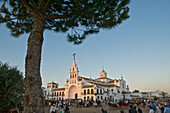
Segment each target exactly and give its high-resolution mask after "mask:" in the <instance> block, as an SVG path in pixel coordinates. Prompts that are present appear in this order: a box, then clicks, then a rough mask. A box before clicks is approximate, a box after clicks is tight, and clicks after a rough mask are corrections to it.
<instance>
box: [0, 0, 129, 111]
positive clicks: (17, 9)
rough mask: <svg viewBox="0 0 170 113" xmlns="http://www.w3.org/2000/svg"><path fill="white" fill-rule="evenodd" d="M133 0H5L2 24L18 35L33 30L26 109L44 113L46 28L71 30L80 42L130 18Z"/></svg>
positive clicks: (70, 36) (72, 37)
mask: <svg viewBox="0 0 170 113" xmlns="http://www.w3.org/2000/svg"><path fill="white" fill-rule="evenodd" d="M129 2H130V0H1V4H2V5H1V8H0V23H6V26H7V27H8V28H9V29H10V30H11V34H12V35H13V36H15V37H17V36H19V35H21V34H24V33H30V35H29V38H28V48H27V55H26V63H25V94H24V96H25V97H24V111H25V112H26V113H33V112H35V113H44V112H45V109H44V97H43V92H42V89H41V85H42V81H41V76H40V62H41V51H42V44H43V32H44V30H52V31H55V32H67V33H68V35H67V40H68V41H69V42H73V43H74V44H80V43H82V41H83V40H84V39H85V38H86V36H87V35H89V34H94V33H98V32H99V30H100V29H112V28H114V27H116V26H117V25H119V24H121V23H122V22H123V21H124V20H126V19H128V18H129V15H128V13H129V7H128V6H127V5H128V4H129Z"/></svg>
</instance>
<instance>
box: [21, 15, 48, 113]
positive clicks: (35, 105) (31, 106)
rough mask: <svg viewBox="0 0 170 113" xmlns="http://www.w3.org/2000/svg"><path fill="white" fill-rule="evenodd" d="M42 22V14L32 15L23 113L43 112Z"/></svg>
mask: <svg viewBox="0 0 170 113" xmlns="http://www.w3.org/2000/svg"><path fill="white" fill-rule="evenodd" d="M44 24H45V21H44V18H43V16H41V15H37V16H34V25H33V29H32V31H31V33H30V36H29V38H28V48H27V56H26V64H25V95H24V113H45V103H44V96H43V92H42V89H41V85H42V81H41V75H40V63H41V51H42V44H43V31H44Z"/></svg>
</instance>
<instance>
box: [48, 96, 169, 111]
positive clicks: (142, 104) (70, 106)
mask: <svg viewBox="0 0 170 113" xmlns="http://www.w3.org/2000/svg"><path fill="white" fill-rule="evenodd" d="M109 103H114V104H117V105H118V106H119V110H120V113H124V110H127V109H128V112H129V113H143V111H142V109H143V108H146V109H147V108H148V109H149V110H148V113H170V100H166V101H158V100H156V101H155V100H147V99H138V100H137V99H136V100H121V99H120V100H115V101H110V100H104V101H99V100H96V101H92V100H88V101H83V100H60V101H49V100H47V101H46V106H48V107H49V108H50V113H56V112H57V113H58V112H59V113H70V110H71V111H74V107H102V106H103V105H109ZM101 111H102V113H107V111H106V110H104V109H103V108H102V109H101Z"/></svg>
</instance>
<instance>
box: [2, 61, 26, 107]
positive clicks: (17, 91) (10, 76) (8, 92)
mask: <svg viewBox="0 0 170 113" xmlns="http://www.w3.org/2000/svg"><path fill="white" fill-rule="evenodd" d="M23 94H24V80H23V74H22V73H21V72H20V71H19V70H18V69H17V68H16V67H10V66H9V65H8V64H6V63H5V64H3V63H2V62H0V99H1V102H0V110H9V109H12V108H16V105H17V104H19V103H20V102H21V101H23Z"/></svg>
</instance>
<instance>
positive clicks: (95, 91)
mask: <svg viewBox="0 0 170 113" xmlns="http://www.w3.org/2000/svg"><path fill="white" fill-rule="evenodd" d="M73 56H74V59H73V63H72V66H71V69H70V72H69V78H68V79H67V80H66V84H65V87H64V88H58V83H55V82H51V83H48V84H47V88H43V92H44V95H45V98H46V99H53V100H62V99H66V100H67V99H81V100H100V101H102V100H114V101H116V100H119V99H125V98H129V86H128V85H126V81H125V80H124V79H123V77H122V75H121V78H120V79H112V78H108V76H107V73H106V72H105V70H104V69H103V70H102V72H101V73H100V77H99V78H97V79H93V78H91V77H90V78H87V77H83V76H80V75H79V70H78V66H77V64H76V62H75V54H73Z"/></svg>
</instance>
